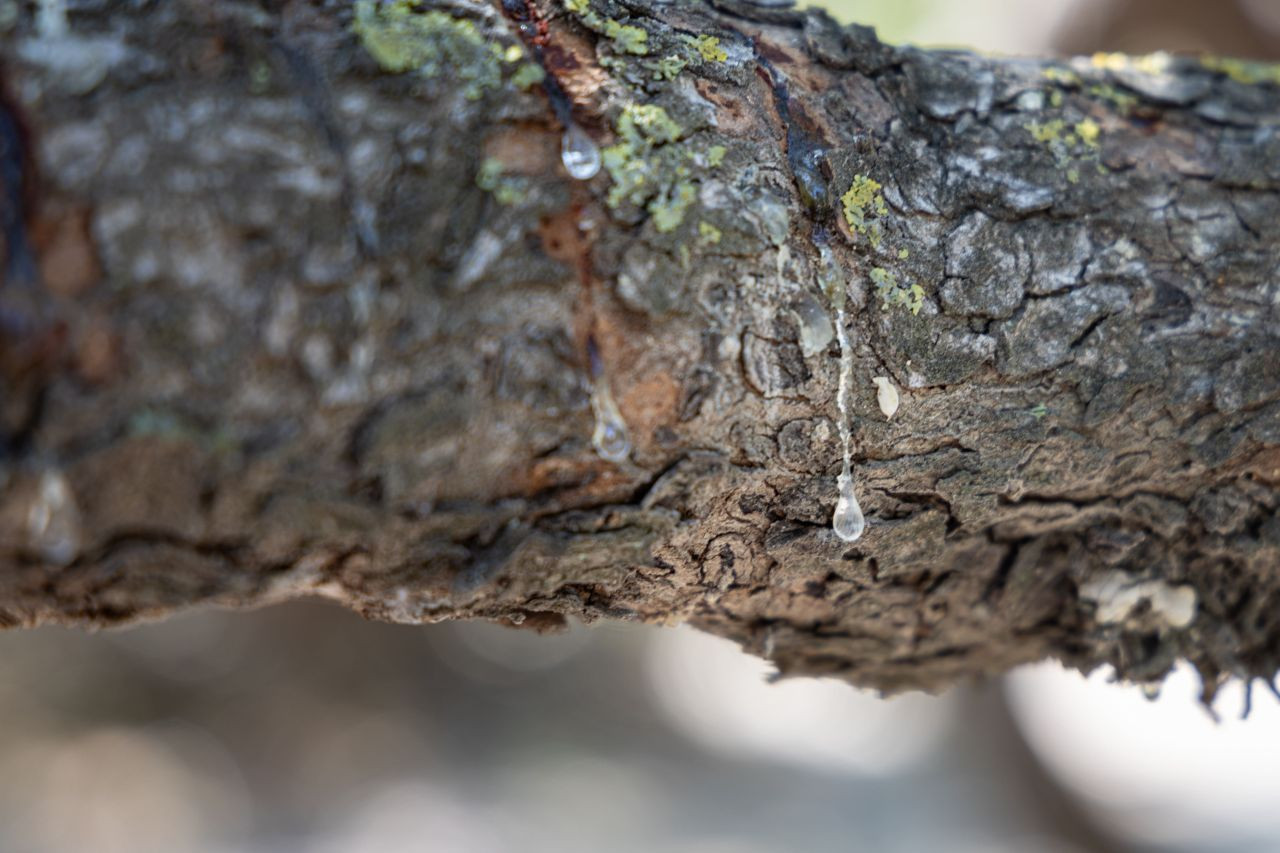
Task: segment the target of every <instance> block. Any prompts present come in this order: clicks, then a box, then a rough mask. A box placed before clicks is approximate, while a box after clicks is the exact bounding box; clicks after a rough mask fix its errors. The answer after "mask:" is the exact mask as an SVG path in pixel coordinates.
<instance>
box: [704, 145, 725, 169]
mask: <svg viewBox="0 0 1280 853" xmlns="http://www.w3.org/2000/svg"><path fill="white" fill-rule="evenodd" d="M728 151H729V149H728V148H725V147H724V146H723V145H712V146H711V147H710V148H708V149H707V165H708V166H710V167H711V168H712V169H714V168H715V167H716V166H719V165H720V164H721V163H723V162H724V155H725V154H727V153H728Z"/></svg>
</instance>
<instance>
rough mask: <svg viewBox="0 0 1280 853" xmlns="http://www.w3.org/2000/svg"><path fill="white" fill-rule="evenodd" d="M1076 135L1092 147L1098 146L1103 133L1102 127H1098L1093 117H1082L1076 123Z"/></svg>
mask: <svg viewBox="0 0 1280 853" xmlns="http://www.w3.org/2000/svg"><path fill="white" fill-rule="evenodd" d="M1075 131H1076V136H1078V137H1079V138H1080V141H1081V142H1083V143H1084V144H1085V145H1087V146H1089V147H1090V148H1097V147H1098V136H1099V135H1100V134H1101V133H1102V128H1100V127H1098V123H1097V122H1096V121H1094V120H1093V119H1091V118H1086V119H1082V120H1081V121H1078V122H1076V124H1075Z"/></svg>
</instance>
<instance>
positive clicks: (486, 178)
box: [476, 157, 529, 205]
mask: <svg viewBox="0 0 1280 853" xmlns="http://www.w3.org/2000/svg"><path fill="white" fill-rule="evenodd" d="M503 169H504V166H503V164H502V161H501V160H499V159H497V158H495V157H486V158H485V160H484V162H482V163H481V164H480V170H479V171H478V172H476V186H477V187H479V188H480V189H482V190H484V191H485V192H487V193H493V200H494V201H496V202H497V203H498V204H501V205H511V204H519V203H520V202H521V201H523V200H524V197H525V195H526V194H527V193H528V189H529V188H528V186H527V182H526V181H525V179H524V178H520V177H514V176H510V175H504V174H503Z"/></svg>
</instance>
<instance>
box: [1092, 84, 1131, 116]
mask: <svg viewBox="0 0 1280 853" xmlns="http://www.w3.org/2000/svg"><path fill="white" fill-rule="evenodd" d="M1089 94H1090V95H1093V96H1094V97H1095V98H1099V99H1100V100H1103V101H1106V102H1107V103H1109V104H1111V105H1112V106H1113V107H1115V108H1116V109H1117V110H1119V111H1120V112H1122V113H1130V112H1133V108H1134V107H1136V106H1137V105H1138V96H1137V95H1131V94H1129V93H1128V92H1122V91H1120V90H1119V89H1117V88H1116V87H1115V86H1112V85H1111V84H1109V83H1099V84H1097V85H1095V86H1090V87H1089Z"/></svg>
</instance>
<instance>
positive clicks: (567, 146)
mask: <svg viewBox="0 0 1280 853" xmlns="http://www.w3.org/2000/svg"><path fill="white" fill-rule="evenodd" d="M560 159H561V160H562V161H563V162H564V168H565V171H566V172H568V173H569V175H570V176H571V177H573V178H575V179H577V180H579V181H589V180H591V179H592V178H594V177H595V176H596V173H597V172H599V171H600V146H598V145H596V142H595V140H594V139H592V138H591V137H590V136H588V135H587V132H586V131H585V130H583V129H582V128H580V127H578V126H577V125H576V124H571V125H569V127H568V128H567V129H566V130H565V132H564V136H563V137H562V138H561V140H560Z"/></svg>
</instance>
